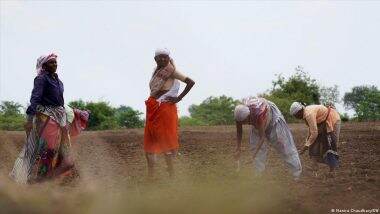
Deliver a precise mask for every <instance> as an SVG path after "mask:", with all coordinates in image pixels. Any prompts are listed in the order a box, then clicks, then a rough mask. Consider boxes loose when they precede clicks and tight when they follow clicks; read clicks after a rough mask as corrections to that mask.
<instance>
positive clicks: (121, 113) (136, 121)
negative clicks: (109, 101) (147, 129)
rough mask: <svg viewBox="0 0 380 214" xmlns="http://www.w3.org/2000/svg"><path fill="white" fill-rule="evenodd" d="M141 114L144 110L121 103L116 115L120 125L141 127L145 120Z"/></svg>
mask: <svg viewBox="0 0 380 214" xmlns="http://www.w3.org/2000/svg"><path fill="white" fill-rule="evenodd" d="M140 115H142V112H140V111H137V110H134V109H133V108H131V107H129V106H123V105H121V106H120V107H119V108H117V109H116V114H115V117H116V120H117V122H118V125H119V126H120V127H127V128H141V127H143V126H144V121H143V120H141V118H140Z"/></svg>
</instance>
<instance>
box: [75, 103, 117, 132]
mask: <svg viewBox="0 0 380 214" xmlns="http://www.w3.org/2000/svg"><path fill="white" fill-rule="evenodd" d="M69 106H71V107H73V108H78V109H82V110H84V109H86V110H90V112H91V113H90V118H89V121H88V129H90V130H105V129H116V128H118V127H119V125H118V123H117V120H116V117H115V113H116V109H115V108H113V107H112V106H110V104H109V103H108V102H103V101H101V102H86V103H84V102H83V101H82V100H78V101H73V102H70V103H69Z"/></svg>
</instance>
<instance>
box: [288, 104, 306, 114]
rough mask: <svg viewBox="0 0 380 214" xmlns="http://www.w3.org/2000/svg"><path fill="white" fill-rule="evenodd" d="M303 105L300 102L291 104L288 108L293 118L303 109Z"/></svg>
mask: <svg viewBox="0 0 380 214" xmlns="http://www.w3.org/2000/svg"><path fill="white" fill-rule="evenodd" d="M303 107H304V105H302V103H300V102H293V103H292V105H291V106H290V109H289V113H290V114H291V115H293V116H295V115H296V114H297V113H298V112H299V111H301V110H302V109H303Z"/></svg>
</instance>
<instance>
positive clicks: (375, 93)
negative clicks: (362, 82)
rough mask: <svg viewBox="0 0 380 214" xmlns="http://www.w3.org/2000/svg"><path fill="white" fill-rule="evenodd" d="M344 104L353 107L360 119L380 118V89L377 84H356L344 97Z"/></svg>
mask: <svg viewBox="0 0 380 214" xmlns="http://www.w3.org/2000/svg"><path fill="white" fill-rule="evenodd" d="M343 102H344V106H345V107H346V108H347V109H353V110H354V111H355V113H356V117H357V118H358V120H359V121H364V120H379V119H380V91H379V90H378V89H377V87H376V86H356V87H353V88H352V90H351V92H347V93H345V95H344V97H343Z"/></svg>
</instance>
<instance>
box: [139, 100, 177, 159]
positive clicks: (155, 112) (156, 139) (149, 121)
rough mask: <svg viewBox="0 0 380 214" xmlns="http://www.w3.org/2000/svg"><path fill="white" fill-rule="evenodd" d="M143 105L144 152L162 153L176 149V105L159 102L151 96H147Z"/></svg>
mask: <svg viewBox="0 0 380 214" xmlns="http://www.w3.org/2000/svg"><path fill="white" fill-rule="evenodd" d="M145 105H146V122H145V131H144V150H145V152H148V153H163V152H168V151H170V150H175V149H178V147H179V144H178V115H177V106H176V105H175V104H173V103H168V102H161V103H159V102H158V101H157V100H156V99H155V98H153V97H149V99H148V100H146V101H145Z"/></svg>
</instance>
